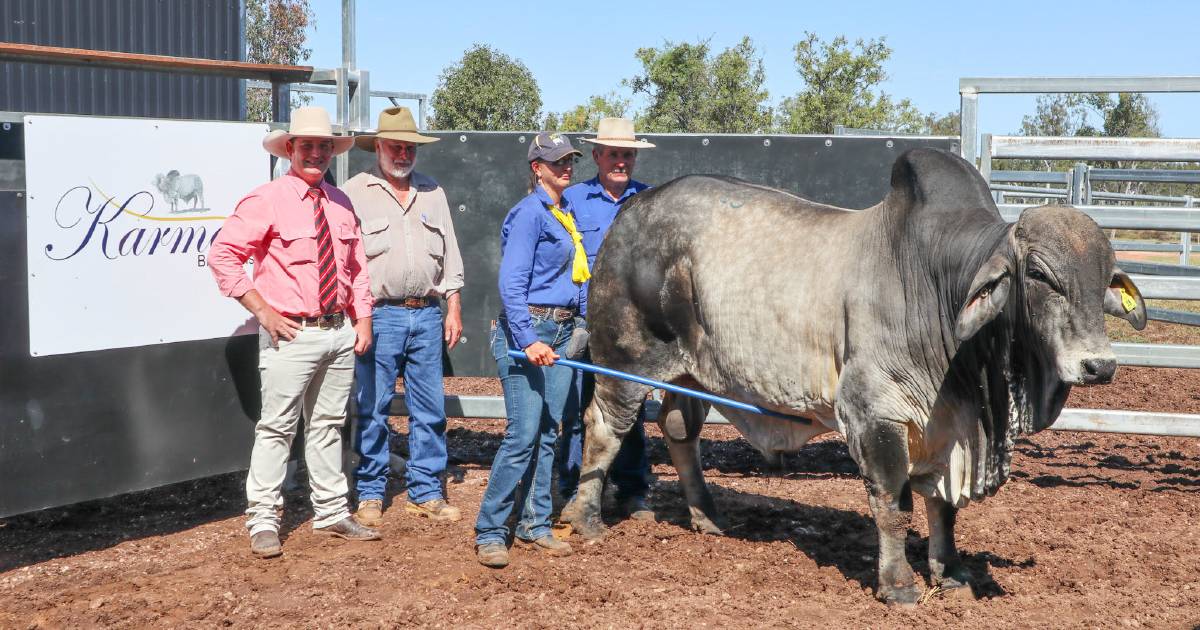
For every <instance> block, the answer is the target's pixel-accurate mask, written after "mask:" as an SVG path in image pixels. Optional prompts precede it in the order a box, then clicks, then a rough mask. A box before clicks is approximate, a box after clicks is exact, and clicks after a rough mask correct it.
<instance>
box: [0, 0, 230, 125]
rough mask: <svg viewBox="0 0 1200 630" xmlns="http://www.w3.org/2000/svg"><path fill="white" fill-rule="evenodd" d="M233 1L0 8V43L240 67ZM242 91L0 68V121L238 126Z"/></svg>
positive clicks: (163, 76) (27, 2) (127, 73)
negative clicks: (70, 118) (4, 116)
mask: <svg viewBox="0 0 1200 630" xmlns="http://www.w3.org/2000/svg"><path fill="white" fill-rule="evenodd" d="M244 15H245V13H244V8H243V4H242V2H240V1H239V0H0V41H4V42H10V43H16V44H37V45H42V46H63V47H67V48H84V49H92V50H110V51H118V52H129V53H144V54H154V55H171V56H177V57H198V58H204V59H219V60H226V61H240V60H242V59H243V57H244V56H245V53H244V50H245V46H244V44H243V40H244V30H243V22H244ZM244 107H245V106H244V97H243V89H242V81H239V80H238V79H230V78H223V77H204V76H199V75H172V74H167V73H164V72H146V71H138V70H106V69H100V68H85V67H65V66H54V65H49V64H33V63H13V62H4V63H0V111H16V112H26V113H59V114H90V115H94V116H140V117H148V118H194V119H202V120H241V119H242V118H244V117H245V115H244V113H243V110H244Z"/></svg>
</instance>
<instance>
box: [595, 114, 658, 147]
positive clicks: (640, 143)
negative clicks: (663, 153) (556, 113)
mask: <svg viewBox="0 0 1200 630" xmlns="http://www.w3.org/2000/svg"><path fill="white" fill-rule="evenodd" d="M583 141H584V142H591V143H592V144H602V145H605V146H609V147H625V148H629V149H653V148H654V145H653V144H650V143H649V142H646V141H645V140H638V139H637V138H634V137H633V121H632V120H629V119H628V118H601V119H600V124H599V125H597V126H596V137H595V138H583Z"/></svg>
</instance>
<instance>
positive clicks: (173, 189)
mask: <svg viewBox="0 0 1200 630" xmlns="http://www.w3.org/2000/svg"><path fill="white" fill-rule="evenodd" d="M154 187H155V188H157V189H158V193H159V195H160V196H161V197H162V198H163V201H166V202H167V205H169V206H170V207H171V213H172V214H176V213H179V212H205V211H207V210H208V208H205V207H204V180H202V179H200V176H199V175H190V174H189V175H180V174H179V171H176V170H170V171H167V174H166V175H163V174H162V173H159V174H158V175H155V176H154ZM180 201H183V202H185V203H190V204H191V207H190V208H186V209H184V210H180V209H179V202H180Z"/></svg>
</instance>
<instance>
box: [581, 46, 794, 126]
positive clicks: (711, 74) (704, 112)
mask: <svg viewBox="0 0 1200 630" xmlns="http://www.w3.org/2000/svg"><path fill="white" fill-rule="evenodd" d="M709 53H710V48H709V43H708V42H707V41H704V42H699V43H696V44H686V43H683V44H674V43H672V42H669V41H668V42H665V43H664V44H663V46H662V48H661V49H659V48H641V49H639V50H638V51H637V59H638V61H640V62H641V63H642V74H639V75H637V76H635V77H634V78H633V79H630V80H629V81H626V84H627V85H629V86H630V88H632V90H633V93H634V94H644V95H646V97H647V98H648V99H649V101H650V104H649V106H648V107H647V108H646V110H645V111H643V112H641V114H640V115H639V116H638V117H637V122H638V128H639V129H640V130H641V131H643V132H647V133H758V132H764V131H768V130H769V128H770V125H771V109H770V108H769V107H768V106H767V105H766V102H767V98H768V96H769V95H768V93H767V90H765V89H763V83H764V82H765V79H766V76H765V73H764V72H763V64H762V58H761V57H760V56H757V54H756V51H755V49H754V44H753V42H752V41H751V40H750V38H749V37H743V38H742V40H741V42H740V43H738V45H737V46H734V47H732V48H727V49H725V50H724V51H722V52H721V53H720V54H719V55H717V56H716V57H715V58H714V57H712V56H711V55H710V54H709ZM564 122H565V117H564Z"/></svg>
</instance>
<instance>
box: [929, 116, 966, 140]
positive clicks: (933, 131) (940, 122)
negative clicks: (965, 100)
mask: <svg viewBox="0 0 1200 630" xmlns="http://www.w3.org/2000/svg"><path fill="white" fill-rule="evenodd" d="M961 130H962V116H960V115H959V113H958V112H947V113H946V114H944V115H942V116H938V115H937V114H936V113H933V112H930V113H929V114H928V115H926V116H925V129H924V133H927V134H929V135H931V136H957V135H958V134H959V132H960V131H961Z"/></svg>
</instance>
